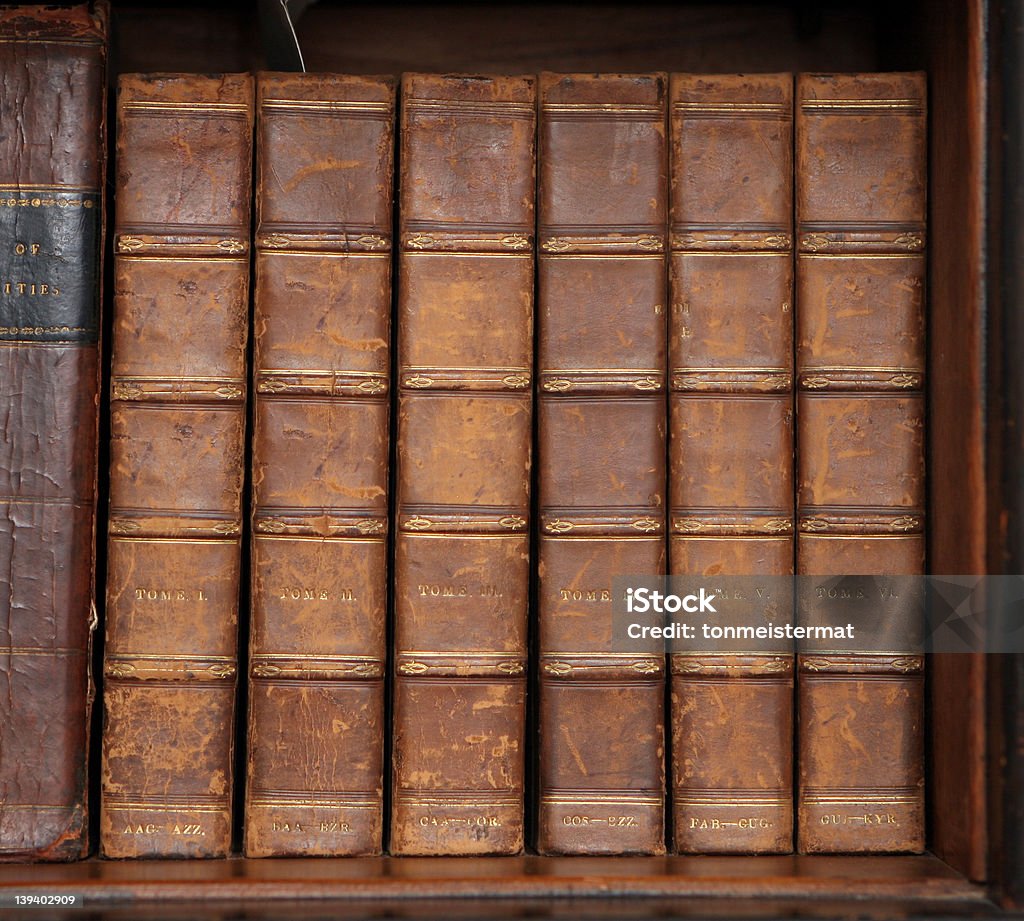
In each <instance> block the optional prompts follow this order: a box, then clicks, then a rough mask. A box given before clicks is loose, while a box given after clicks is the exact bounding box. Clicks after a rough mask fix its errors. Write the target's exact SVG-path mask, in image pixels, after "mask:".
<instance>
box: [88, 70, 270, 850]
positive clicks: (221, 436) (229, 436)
mask: <svg viewBox="0 0 1024 921" xmlns="http://www.w3.org/2000/svg"><path fill="white" fill-rule="evenodd" d="M117 115H118V129H117V164H118V165H117V177H116V183H115V187H116V190H117V209H116V216H115V228H114V252H115V263H114V342H113V357H112V368H111V449H110V464H111V470H110V516H109V524H108V534H109V539H108V564H107V566H108V568H107V623H106V646H105V649H104V663H103V675H104V682H105V689H106V693H105V699H104V716H105V719H104V734H103V751H102V776H101V792H102V815H101V821H100V845H101V849H102V852H103V854H104V855H105V856H108V857H215V856H224V855H226V854H227V853H228V852H229V850H230V845H231V791H232V752H233V739H234V708H235V689H236V679H237V634H238V598H239V578H240V568H241V534H242V521H241V499H242V482H243V462H244V448H245V429H246V418H245V415H246V414H245V398H246V389H247V388H246V379H245V367H246V357H245V353H246V341H247V337H248V290H249V258H248V252H249V199H250V191H251V189H250V170H251V166H250V161H251V153H252V122H253V89H252V81H251V78H250V77H248V76H246V75H224V76H219V77H202V76H188V75H153V76H142V75H125V76H123V77H122V78H121V79H120V82H119V86H118V104H117Z"/></svg>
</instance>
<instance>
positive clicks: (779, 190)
mask: <svg viewBox="0 0 1024 921" xmlns="http://www.w3.org/2000/svg"><path fill="white" fill-rule="evenodd" d="M671 107H672V112H671V124H672V211H671V230H672V279H671V286H672V296H671V300H672V310H671V313H670V320H669V367H670V369H671V395H670V397H669V404H670V411H669V433H670V435H669V508H670V536H669V552H670V567H671V571H672V573H673V574H677V575H683V576H689V577H695V578H697V579H699V580H703V581H704V582H708V581H709V580H710V581H709V585H710V586H712V587H713V586H714V585H715V584H716V583H715V581H714V580H715V579H716V578H718V577H721V578H723V579H724V580H725V581H724V582H723V583H722V584H723V585H724V586H728V584H729V583H728V580H729V577H773V576H790V575H792V573H793V310H792V304H793V253H792V239H793V237H792V210H793V154H792V149H793V78H792V76H791V75H790V74H757V75H729V76H698V75H691V74H676V75H673V77H672V87H671ZM695 584H696V583H695ZM702 584H703V582H702ZM741 584H742V585H747V579H746V578H744V579H743V581H742V583H741V582H740V581H739V580H737V582H736V586H737V587H738V586H740V585H741ZM768 585H769V586H773V587H774V588H775V591H774V592H772V591H771V590H768V589H766V591H765V594H764V596H763V597H765V598H772V599H773V601H772V602H771V603H768V602H766V603H765V605H764V606H763V610H753V609H751V608H747V607H745V608H744V611H743V614H742V616H745V617H750V616H752V617H754V618H756V619H757V620H758V621H760V620H761V618H764V619H765V620H790V619H791V616H792V610H791V608H790V607H786V608H785V610H779V609H778V608H777V607H774V606H773V605H776V604H777V603H778V602H779V599H778V592H779V589H780V588H781V586H779V585H778V583H775V582H773V581H771V582H769V583H768ZM748 588H749V587H748ZM739 590H740V591H742V588H739ZM787 597H788V596H787ZM725 613H726V611H725V610H724V609H720V611H719V614H720V615H724V614H725ZM719 620H721V616H720V618H719ZM670 661H671V679H670V680H671V689H672V693H671V701H672V705H671V706H672V715H671V719H672V809H673V829H674V838H675V849H676V850H677V851H678V852H680V853H684V854H698V853H707V854H771V853H786V852H788V851H790V850H792V847H793V783H792V772H793V755H792V749H793V666H794V662H793V650H792V647H791V646H789V647H786V646H782V647H780V648H779V649H778V650H775V651H770V650H768V649H766V647H765V646H763V645H761V646H758V647H757V648H751V649H750V650H747V651H746V652H745V653H744V652H743V651H738V650H737V651H733V650H730V651H729V653H728V654H724V653H720V652H719V651H717V650H714V651H711V652H708V651H697V650H694V651H687V652H685V653H680V654H677V655H673V656H672V658H671V660H670Z"/></svg>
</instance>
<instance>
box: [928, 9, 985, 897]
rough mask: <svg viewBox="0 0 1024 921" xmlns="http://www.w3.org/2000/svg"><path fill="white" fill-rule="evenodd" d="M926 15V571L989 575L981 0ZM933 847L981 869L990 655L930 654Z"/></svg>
mask: <svg viewBox="0 0 1024 921" xmlns="http://www.w3.org/2000/svg"><path fill="white" fill-rule="evenodd" d="M934 13H935V14H936V15H934V16H933V17H928V19H927V20H926V29H925V31H924V38H925V42H924V50H925V53H926V59H925V60H924V62H923V65H922V66H924V67H926V69H927V71H928V74H929V87H928V97H929V98H928V105H929V121H930V126H929V141H930V143H929V148H930V149H929V176H930V182H931V186H930V189H929V234H930V239H929V241H928V246H929V251H930V252H929V255H930V263H929V270H930V271H929V278H928V288H929V291H928V297H929V301H928V304H929V311H928V318H929V327H928V345H929V362H928V368H929V377H928V414H929V422H930V424H929V427H928V440H929V443H928V483H929V491H928V507H929V510H930V513H931V514H930V515H929V519H928V520H929V531H928V552H929V560H928V571H929V572H931V573H935V574H938V575H946V574H980V573H984V572H985V571H986V553H987V540H986V501H985V497H986V482H985V447H984V446H985V436H986V433H985V429H984V424H985V423H984V418H985V407H984V394H985V380H984V374H985V357H984V352H983V350H984V348H985V328H984V324H985V322H986V317H985V310H984V306H985V295H984V289H983V284H984V259H985V246H984V232H985V200H984V188H985V175H984V168H985V137H986V116H985V98H986V79H987V78H986V74H985V47H986V34H985V28H986V10H985V3H984V2H983V0H962V2H957V0H942V2H941V3H939V4H936V5H935V9H934ZM929 666H930V671H929V673H928V675H929V677H928V681H929V698H930V701H929V703H930V706H929V710H930V718H929V722H928V727H927V728H928V757H929V764H928V768H929V770H928V779H929V787H930V794H929V797H928V801H929V844H930V847H931V849H932V850H933V852H934V853H936V854H937V855H938V856H940V857H942V858H943V859H944V860H946V861H947V862H948V863H949V864H950V865H951V866H953V867H956V868H957V869H958V870H960V871H961V872H962V873H964V874H965V875H966V876H968V877H969V878H971V879H985V878H986V877H987V875H988V859H987V850H988V841H987V837H988V823H987V821H986V785H987V781H986V770H987V765H986V760H987V759H986V745H987V743H986V727H987V725H988V721H987V720H986V710H985V703H986V701H985V687H986V680H987V679H986V657H985V656H983V655H970V656H965V655H945V656H942V655H935V656H931V657H929Z"/></svg>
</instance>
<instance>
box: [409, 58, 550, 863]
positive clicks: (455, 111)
mask: <svg viewBox="0 0 1024 921" xmlns="http://www.w3.org/2000/svg"><path fill="white" fill-rule="evenodd" d="M401 112H402V116H401V141H400V153H399V165H400V182H399V188H400V192H399V195H400V206H399V222H400V224H399V254H398V271H399V278H398V319H397V323H398V329H397V349H398V361H397V369H398V370H397V373H398V379H397V385H398V420H397V426H398V434H397V438H398V444H397V465H398V469H397V474H396V484H397V485H396V491H397V496H396V503H395V519H396V520H395V531H396V534H395V561H394V586H395V599H394V604H395V640H394V662H395V679H394V727H393V731H394V737H393V764H392V784H393V801H392V815H391V844H390V849H391V853H393V854H438V855H440V854H464V855H471V854H516V853H518V852H519V851H520V850H521V849H522V847H523V819H524V802H523V778H524V759H525V753H524V747H525V746H524V743H525V737H524V736H525V719H526V712H525V695H526V653H527V650H526V636H527V604H528V593H529V581H530V580H529V549H530V548H529V508H530V451H531V441H532V438H531V430H532V393H531V389H532V388H531V381H532V370H533V286H534V254H533V233H534V198H535V189H534V147H535V137H534V136H535V128H536V85H535V80H534V78H532V77H486V76H458V75H448V76H439V75H430V76H428V75H420V74H409V75H406V76H405V77H404V78H403V81H402V104H401Z"/></svg>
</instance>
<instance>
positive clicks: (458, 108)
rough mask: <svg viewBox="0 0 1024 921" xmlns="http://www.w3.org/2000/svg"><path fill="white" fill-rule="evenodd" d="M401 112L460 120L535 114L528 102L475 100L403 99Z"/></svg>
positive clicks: (532, 115) (532, 106)
mask: <svg viewBox="0 0 1024 921" xmlns="http://www.w3.org/2000/svg"><path fill="white" fill-rule="evenodd" d="M402 110H403V111H404V112H405V114H406V115H409V116H417V115H425V116H438V117H440V116H445V115H455V116H458V117H460V118H462V117H465V116H477V117H481V118H528V119H532V118H534V117H535V115H536V114H537V110H536V107H535V106H534V104H533V103H530V102H512V101H507V102H505V101H502V102H489V101H486V100H479V101H478V100H475V99H423V98H417V97H415V96H414V97H412V98H405V99H403V100H402Z"/></svg>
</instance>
